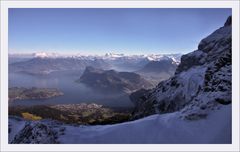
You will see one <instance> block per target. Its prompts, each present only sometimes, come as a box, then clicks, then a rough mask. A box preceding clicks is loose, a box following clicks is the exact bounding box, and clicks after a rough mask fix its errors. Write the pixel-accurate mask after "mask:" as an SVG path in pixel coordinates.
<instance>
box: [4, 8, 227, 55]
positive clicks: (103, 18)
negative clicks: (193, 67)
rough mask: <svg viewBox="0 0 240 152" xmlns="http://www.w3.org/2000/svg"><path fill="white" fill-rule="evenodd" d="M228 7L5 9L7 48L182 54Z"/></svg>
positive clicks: (221, 20)
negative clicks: (7, 33) (7, 36)
mask: <svg viewBox="0 0 240 152" xmlns="http://www.w3.org/2000/svg"><path fill="white" fill-rule="evenodd" d="M229 15H231V9H227V8H226V9H224V8H215V9H211V8H209V9H207V8H202V9H199V8H192V9H188V8H182V9H168V8H165V9H163V8H162V9H161V8H160V9H159V8H156V9H151V8H149V9H146V8H143V9H140V8H139V9H133V8H130V9H127V8H125V9H113V8H111V9H107V8H106V9H105V8H101V9H94V8H91V9H90V8H88V9H66V8H64V9H59V8H58V9H54V8H49V9H46V8H45V9H44V8H40V9H39V8H38V9H37V8H31V9H30V8H11V9H9V52H10V53H21V52H24V53H27V52H29V53H32V52H40V51H43V52H58V53H82V54H105V53H106V52H114V53H125V54H161V53H187V52H192V51H194V50H195V49H196V48H197V45H198V43H199V41H200V40H201V39H202V38H204V37H206V36H207V35H209V34H210V33H212V32H213V31H214V30H216V29H217V28H219V27H221V26H223V24H224V22H225V20H226V19H227V17H228V16H229Z"/></svg>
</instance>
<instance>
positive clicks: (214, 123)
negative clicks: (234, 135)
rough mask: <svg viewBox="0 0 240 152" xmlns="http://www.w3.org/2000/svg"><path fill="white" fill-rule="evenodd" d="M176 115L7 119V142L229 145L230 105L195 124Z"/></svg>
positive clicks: (175, 113) (177, 113)
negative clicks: (88, 121)
mask: <svg viewBox="0 0 240 152" xmlns="http://www.w3.org/2000/svg"><path fill="white" fill-rule="evenodd" d="M179 113H180V112H174V113H168V114H162V115H152V116H149V117H145V118H142V119H139V120H135V121H131V122H125V123H120V124H114V125H96V126H82V125H80V126H76V125H68V124H61V123H58V122H54V121H52V120H40V121H31V122H29V121H25V120H22V119H21V118H17V117H9V138H8V139H9V143H12V144H17V143H48V144H50V143H60V144H231V105H227V106H224V107H223V108H221V109H219V110H216V111H215V112H213V113H211V114H210V115H209V116H208V118H207V119H201V120H198V121H187V120H183V119H181V118H179Z"/></svg>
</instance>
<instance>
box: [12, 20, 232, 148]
mask: <svg viewBox="0 0 240 152" xmlns="http://www.w3.org/2000/svg"><path fill="white" fill-rule="evenodd" d="M97 72H98V71H96V72H95V73H97ZM112 72H113V71H112ZM99 73H102V71H100V72H99ZM130 98H131V100H132V101H133V102H134V103H135V110H134V111H133V113H132V115H133V116H132V120H133V121H130V122H125V123H120V124H115V125H104V126H74V125H68V124H60V123H59V122H54V121H52V120H41V121H35V122H33V121H32V122H26V120H23V119H21V118H16V117H14V118H12V117H10V118H9V128H10V133H9V143H24V142H26V141H27V142H30V143H66V144H68V143H71V144H73V143H78V144H79V143H81V144H83V143H91V144H116V143H121V144H123V143H126V144H130V143H131V144H231V143H232V130H231V129H232V104H231V103H232V18H231V16H230V17H229V18H228V19H227V21H226V22H225V24H224V26H223V27H221V28H219V29H217V30H216V31H214V32H213V33H211V34H210V35H209V36H207V37H206V38H204V39H202V40H201V42H200V43H199V45H198V49H197V50H195V51H193V52H191V53H188V54H185V55H183V56H182V57H181V62H180V64H179V65H178V66H177V68H176V71H175V73H174V75H173V76H171V77H170V78H169V79H167V80H164V81H161V82H160V83H159V84H158V85H157V86H156V87H154V88H152V89H148V90H147V89H141V90H139V91H136V92H134V93H132V94H131V96H130ZM136 119H138V120H136Z"/></svg>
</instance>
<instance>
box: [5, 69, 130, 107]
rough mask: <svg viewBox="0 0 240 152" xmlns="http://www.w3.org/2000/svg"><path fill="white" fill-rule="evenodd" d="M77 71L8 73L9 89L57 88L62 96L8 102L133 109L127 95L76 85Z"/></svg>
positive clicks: (78, 75) (12, 103)
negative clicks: (41, 73) (37, 73)
mask: <svg viewBox="0 0 240 152" xmlns="http://www.w3.org/2000/svg"><path fill="white" fill-rule="evenodd" d="M80 73H81V72H79V71H65V72H55V73H51V74H49V75H30V74H24V73H11V72H10V73H9V87H25V88H29V87H38V88H58V89H60V90H61V91H62V92H63V93H64V95H63V96H59V97H54V98H50V99H41V100H19V101H13V102H9V104H10V106H15V105H24V106H27V105H29V106H32V105H49V104H73V103H96V104H102V105H104V106H108V107H116V108H117V107H133V104H132V102H131V101H130V99H129V97H128V95H127V94H124V93H115V94H113V93H109V92H105V93H103V92H99V91H97V90H93V89H91V88H89V87H87V86H86V85H84V84H82V83H77V82H76V80H78V79H79V78H80V76H81V74H80Z"/></svg>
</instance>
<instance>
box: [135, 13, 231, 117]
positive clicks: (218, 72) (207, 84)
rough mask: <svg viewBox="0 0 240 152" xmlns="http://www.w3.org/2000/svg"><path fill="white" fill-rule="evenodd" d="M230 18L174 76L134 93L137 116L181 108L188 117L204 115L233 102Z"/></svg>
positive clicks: (183, 60)
mask: <svg viewBox="0 0 240 152" xmlns="http://www.w3.org/2000/svg"><path fill="white" fill-rule="evenodd" d="M231 42H232V27H231V17H229V18H228V20H227V21H226V23H225V25H224V26H223V27H221V28H219V29H218V30H216V31H215V32H213V33H212V34H210V35H209V36H208V37H206V38H204V39H203V40H202V41H201V42H200V44H199V46H198V50H196V51H194V52H192V53H189V54H186V55H183V56H182V58H181V63H180V65H179V66H178V68H177V70H176V72H175V75H174V76H173V77H171V78H170V79H168V80H166V81H162V82H160V83H159V84H158V86H157V87H156V88H154V89H152V90H148V91H142V90H141V92H135V93H133V94H132V95H131V99H132V100H133V102H134V103H135V104H136V109H135V111H134V116H135V118H140V117H144V116H148V115H151V114H155V113H168V112H174V111H177V110H181V113H182V117H184V118H186V119H199V118H205V117H207V115H208V112H209V111H211V110H213V109H215V108H220V107H221V106H222V105H224V104H230V103H231V93H232V92H231V84H232V80H231V76H232V65H231V64H232V62H231V60H232V58H231V55H232V53H231V52H232V45H231Z"/></svg>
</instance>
